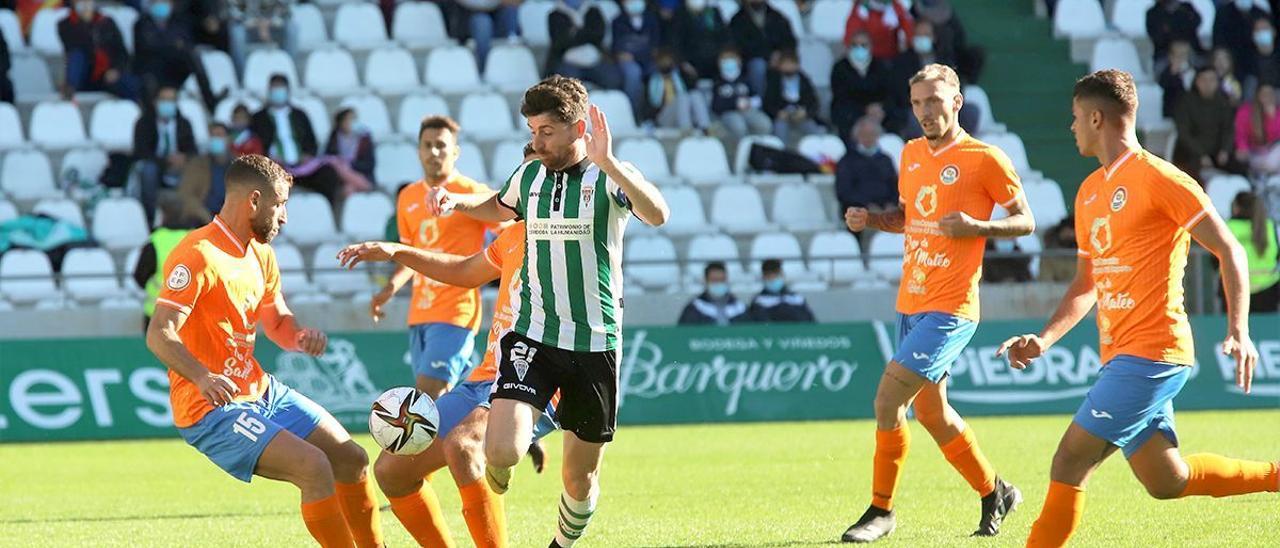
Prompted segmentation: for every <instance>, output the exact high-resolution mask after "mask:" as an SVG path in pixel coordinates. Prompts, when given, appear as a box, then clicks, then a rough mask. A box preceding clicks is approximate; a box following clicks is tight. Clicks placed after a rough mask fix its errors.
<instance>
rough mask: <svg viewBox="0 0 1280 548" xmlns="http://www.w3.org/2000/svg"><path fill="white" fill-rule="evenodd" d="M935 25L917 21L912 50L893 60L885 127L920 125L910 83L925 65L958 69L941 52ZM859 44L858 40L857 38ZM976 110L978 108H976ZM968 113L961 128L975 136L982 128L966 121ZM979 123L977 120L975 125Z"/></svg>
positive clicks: (901, 128)
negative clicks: (912, 102)
mask: <svg viewBox="0 0 1280 548" xmlns="http://www.w3.org/2000/svg"><path fill="white" fill-rule="evenodd" d="M934 29H935V27H934V25H933V23H932V22H930V21H929V20H927V19H924V20H920V21H916V26H915V36H912V37H911V43H910V47H908V48H907V49H905V50H903V52H902V53H899V54H898V56H897V57H895V58H894V59H893V63H892V64H891V71H890V75H889V77H888V80H889V84H890V89H889V97H890V98H891V101H889V102H888V104H887V105H886V108H885V112H886V118H887V120H886V121H885V123H884V124H883V125H884V127H885V128H888V129H890V130H893V131H897V132H902V131H903V129H904V128H906V127H909V126H918V125H919V124H918V123H916V122H914V120H915V116H912V115H911V86H910V85H909V84H908V82H910V81H911V77H912V76H913V75H915V73H917V72H919V71H920V69H922V68H924V67H925V65H930V64H933V63H938V64H942V65H947V66H949V67H951V68H953V69H954V68H956V60H955V58H954V57H952V56H950V55H948V54H943V53H941V52H939V51H938V50H937V49H936V48H935V46H936V45H937V44H938V42H937V41H936V40H934ZM854 41H855V42H856V41H857V38H856V37H855V38H854ZM970 107H973V105H969V104H968V103H966V104H965V105H964V106H963V107H961V108H962V109H963V108H970ZM975 108H976V107H975ZM964 116H966V115H965V113H964V111H963V110H962V111H961V117H962V120H961V125H963V126H964V128H965V131H969V132H970V133H975V132H976V130H977V129H978V128H976V127H975V125H972V124H970V123H969V122H968V121H967V120H964V119H963V118H964ZM974 124H976V121H975V122H974Z"/></svg>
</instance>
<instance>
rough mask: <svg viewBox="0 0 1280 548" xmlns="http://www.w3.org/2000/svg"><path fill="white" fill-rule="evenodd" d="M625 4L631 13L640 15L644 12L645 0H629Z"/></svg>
mask: <svg viewBox="0 0 1280 548" xmlns="http://www.w3.org/2000/svg"><path fill="white" fill-rule="evenodd" d="M624 6H625V7H626V9H627V14H629V15H640V14H643V13H644V0H627V2H626V4H624Z"/></svg>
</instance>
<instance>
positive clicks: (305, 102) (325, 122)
mask: <svg viewBox="0 0 1280 548" xmlns="http://www.w3.org/2000/svg"><path fill="white" fill-rule="evenodd" d="M289 102H290V103H292V104H293V106H295V107H297V108H298V109H299V110H301V111H302V112H303V113H304V114H306V115H307V121H309V122H311V131H312V132H313V133H315V134H316V141H317V142H318V143H319V145H320V146H324V145H325V143H327V142H328V139H329V131H330V129H331V126H333V118H331V117H330V116H329V107H326V106H325V104H324V100H323V99H321V98H319V97H316V96H314V95H302V94H297V95H294V96H293V97H292V98H290V99H289ZM335 112H336V111H335ZM361 121H362V122H363V119H362V120H361Z"/></svg>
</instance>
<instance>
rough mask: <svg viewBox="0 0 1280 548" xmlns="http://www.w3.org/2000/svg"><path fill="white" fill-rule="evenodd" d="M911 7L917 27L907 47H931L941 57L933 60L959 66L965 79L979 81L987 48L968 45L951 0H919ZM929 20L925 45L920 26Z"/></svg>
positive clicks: (922, 48) (966, 81) (935, 54)
mask: <svg viewBox="0 0 1280 548" xmlns="http://www.w3.org/2000/svg"><path fill="white" fill-rule="evenodd" d="M911 11H912V12H913V13H914V14H915V16H916V21H915V25H916V27H915V32H914V33H913V36H912V38H911V46H912V47H911V48H909V49H908V51H923V50H925V49H928V50H930V51H932V52H933V55H934V56H935V57H936V58H937V59H938V60H936V61H930V62H938V63H943V64H946V65H949V66H951V67H952V68H954V69H956V73H958V74H959V76H960V81H961V82H963V83H966V84H972V83H975V82H977V81H978V77H979V76H981V75H982V66H983V65H984V64H986V59H987V52H986V50H985V49H983V48H982V47H980V46H970V45H969V39H968V35H967V34H966V33H965V30H964V25H962V24H961V23H960V18H958V17H956V15H955V10H954V9H952V7H951V0H917V1H916V2H915V3H914V4H913V5H912V6H911ZM926 23H928V24H929V34H927V35H926V36H929V37H930V39H929V41H928V42H929V46H930V47H928V48H924V47H923V45H924V42H922V41H921V39H920V36H921V34H922V33H923V32H922V30H921V27H922V26H924V24H926ZM894 63H895V64H896V63H897V61H894ZM921 66H923V65H921ZM913 74H914V73H913Z"/></svg>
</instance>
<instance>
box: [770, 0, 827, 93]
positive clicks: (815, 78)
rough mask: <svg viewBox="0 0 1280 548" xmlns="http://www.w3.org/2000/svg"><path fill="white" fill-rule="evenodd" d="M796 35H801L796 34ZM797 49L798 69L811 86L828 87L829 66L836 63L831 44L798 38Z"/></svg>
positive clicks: (791, 3) (793, 7) (792, 6)
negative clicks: (810, 82)
mask: <svg viewBox="0 0 1280 548" xmlns="http://www.w3.org/2000/svg"><path fill="white" fill-rule="evenodd" d="M789 4H790V5H791V9H795V6H796V3H795V2H789ZM771 5H772V4H771ZM797 13H798V12H797ZM796 36H803V35H801V34H796ZM797 51H798V53H799V56H800V70H802V71H804V73H805V75H807V76H808V77H809V80H810V81H812V82H813V86H814V87H816V88H818V89H827V88H830V87H831V67H832V66H833V65H835V64H836V59H835V56H834V55H832V53H831V45H830V44H828V43H826V42H823V41H821V40H800V43H799V44H798V49H797Z"/></svg>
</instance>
